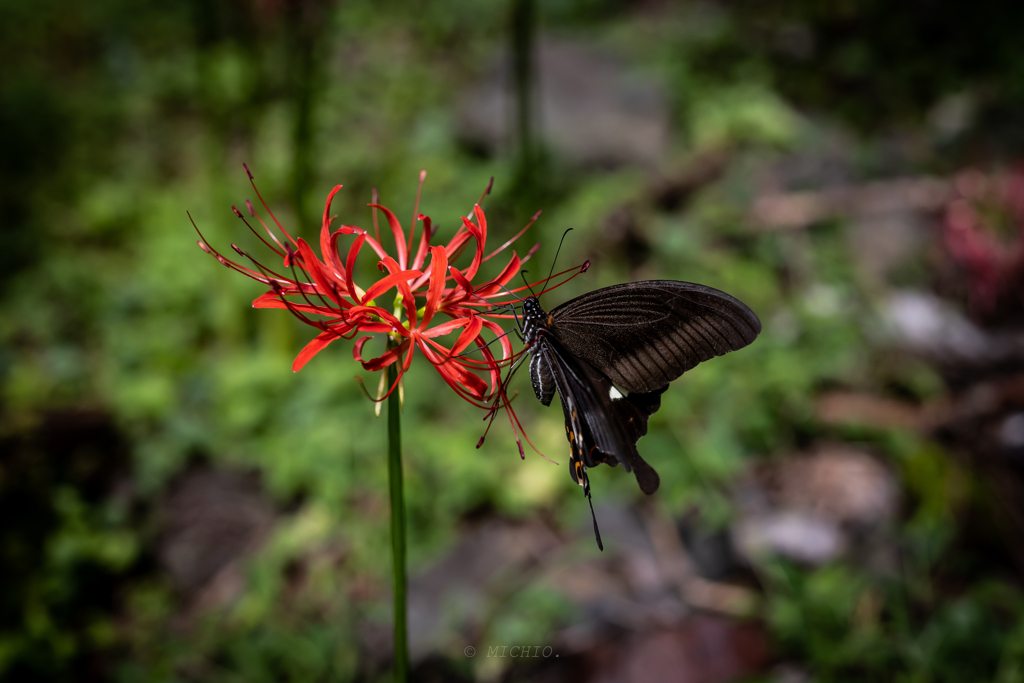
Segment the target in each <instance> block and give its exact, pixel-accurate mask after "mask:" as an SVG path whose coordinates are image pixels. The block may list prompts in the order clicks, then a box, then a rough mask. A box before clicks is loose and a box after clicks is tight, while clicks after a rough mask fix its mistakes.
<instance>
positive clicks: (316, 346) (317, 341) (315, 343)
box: [292, 331, 341, 372]
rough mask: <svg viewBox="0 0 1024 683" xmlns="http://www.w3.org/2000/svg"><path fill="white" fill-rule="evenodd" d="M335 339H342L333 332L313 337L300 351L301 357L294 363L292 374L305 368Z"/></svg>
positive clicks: (297, 357)
mask: <svg viewBox="0 0 1024 683" xmlns="http://www.w3.org/2000/svg"><path fill="white" fill-rule="evenodd" d="M335 339H341V337H340V336H339V335H338V334H337V333H335V332H331V331H325V332H321V333H320V334H318V335H317V336H315V337H313V339H312V340H310V342H309V343H308V344H306V346H305V347H304V348H303V349H302V351H299V355H298V356H296V357H295V360H294V361H292V372H298V371H299V370H301V369H302V368H303V367H305V365H306V363H308V362H309V361H310V359H311V358H312V357H313V356H315V355H316V354H318V353H320V352H321V351H322V350H323V349H324V347H326V346H327V345H328V344H330V343H331V342H332V341H334V340H335Z"/></svg>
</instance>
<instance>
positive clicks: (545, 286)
mask: <svg viewBox="0 0 1024 683" xmlns="http://www.w3.org/2000/svg"><path fill="white" fill-rule="evenodd" d="M570 232H572V228H569V229H568V230H566V231H565V232H563V233H562V239H560V240H558V249H556V250H555V260H554V261H552V262H551V270H549V271H548V279H547V280H545V281H544V286H543V287H541V288H540V293H541V294H543V293H544V290H545V289H547V288H548V283H549V282H551V276H552V275H553V274H554V272H555V264H556V263H558V254H559V252H561V251H562V242H564V241H565V236H566V235H568V234H569V233H570ZM594 528H595V529H596V528H597V520H594ZM597 542H598V545H600V543H601V538H600V536H598V539H597Z"/></svg>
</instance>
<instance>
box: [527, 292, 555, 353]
mask: <svg viewBox="0 0 1024 683" xmlns="http://www.w3.org/2000/svg"><path fill="white" fill-rule="evenodd" d="M549 317H550V316H549V315H548V314H547V313H546V312H545V311H544V309H543V308H541V307H540V302H539V301H537V297H535V296H531V297H530V298H528V299H525V300H523V339H524V341H526V343H527V344H532V343H533V341H534V340H535V339H536V338H537V335H538V334H539V333H540V331H541V330H542V329H544V328H545V327H546V326H547V324H548V318H549Z"/></svg>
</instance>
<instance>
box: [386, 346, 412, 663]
mask: <svg viewBox="0 0 1024 683" xmlns="http://www.w3.org/2000/svg"><path fill="white" fill-rule="evenodd" d="M397 373H398V371H397V370H396V368H395V365H394V364H392V365H391V366H390V367H389V368H388V383H387V385H388V386H391V385H392V384H394V382H395V378H396V377H397V376H398V375H397ZM388 484H389V488H390V490H391V559H392V564H393V565H394V602H395V683H405V680H406V678H407V677H408V671H409V647H408V642H407V629H406V623H405V618H406V607H405V497H404V495H403V490H402V415H401V405H400V404H399V399H398V389H397V388H396V389H395V390H394V391H392V392H391V395H390V396H389V397H388Z"/></svg>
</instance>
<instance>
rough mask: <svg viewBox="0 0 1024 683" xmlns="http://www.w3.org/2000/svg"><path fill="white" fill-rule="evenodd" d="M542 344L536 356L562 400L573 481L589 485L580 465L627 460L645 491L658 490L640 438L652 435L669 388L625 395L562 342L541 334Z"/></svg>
mask: <svg viewBox="0 0 1024 683" xmlns="http://www.w3.org/2000/svg"><path fill="white" fill-rule="evenodd" d="M537 346H538V349H537V351H536V352H535V357H538V356H539V357H541V358H542V359H543V360H542V361H541V362H540V363H539V364H538V367H539V368H549V369H550V370H551V377H552V379H553V383H554V385H555V386H556V388H557V389H558V395H559V397H561V400H562V410H563V412H564V414H565V425H566V430H567V436H568V438H569V442H570V444H571V450H572V459H571V460H570V473H571V474H572V475H573V479H574V480H576V482H577V483H584V482H581V481H580V477H579V472H578V471H577V467H578V465H577V463H582V464H583V465H585V466H586V467H595V466H597V465H599V464H601V463H608V464H611V465H616V464H622V466H623V468H624V469H625V470H626V471H627V472H633V474H634V475H635V476H636V479H637V483H638V484H639V485H640V488H641V490H642V491H644V493H653V492H654V491H656V490H657V489H658V485H659V483H660V480H659V478H658V474H657V473H656V472H655V471H654V469H653V468H652V467H651V466H650V465H648V464H647V462H645V461H644V459H643V458H642V457H640V454H639V452H637V449H636V442H637V441H638V440H639V439H640V437H641V436H643V435H644V434H646V433H647V420H648V418H650V416H651V415H652V414H654V412H655V411H656V410H657V409H658V407H659V406H660V395H661V393H662V391H664V389H660V390H658V391H655V392H650V393H648V394H641V395H636V394H630V395H626V394H624V393H623V392H621V391H619V390H618V389H617V388H616V387H615V386H614V385H613V384H612V382H611V381H610V380H609V379H608V378H607V377H605V376H604V375H603V374H601V373H600V372H598V371H597V370H596V369H595V368H593V367H592V366H591V365H590V364H589V363H587V362H586V361H584V360H582V359H578V358H573V357H572V356H571V355H569V354H568V353H567V352H566V350H565V349H564V348H562V347H561V345H560V344H559V343H558V341H557V340H555V339H552V338H550V337H542V338H541V339H539V340H538V344H537ZM532 369H533V368H532V364H531V371H532Z"/></svg>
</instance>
